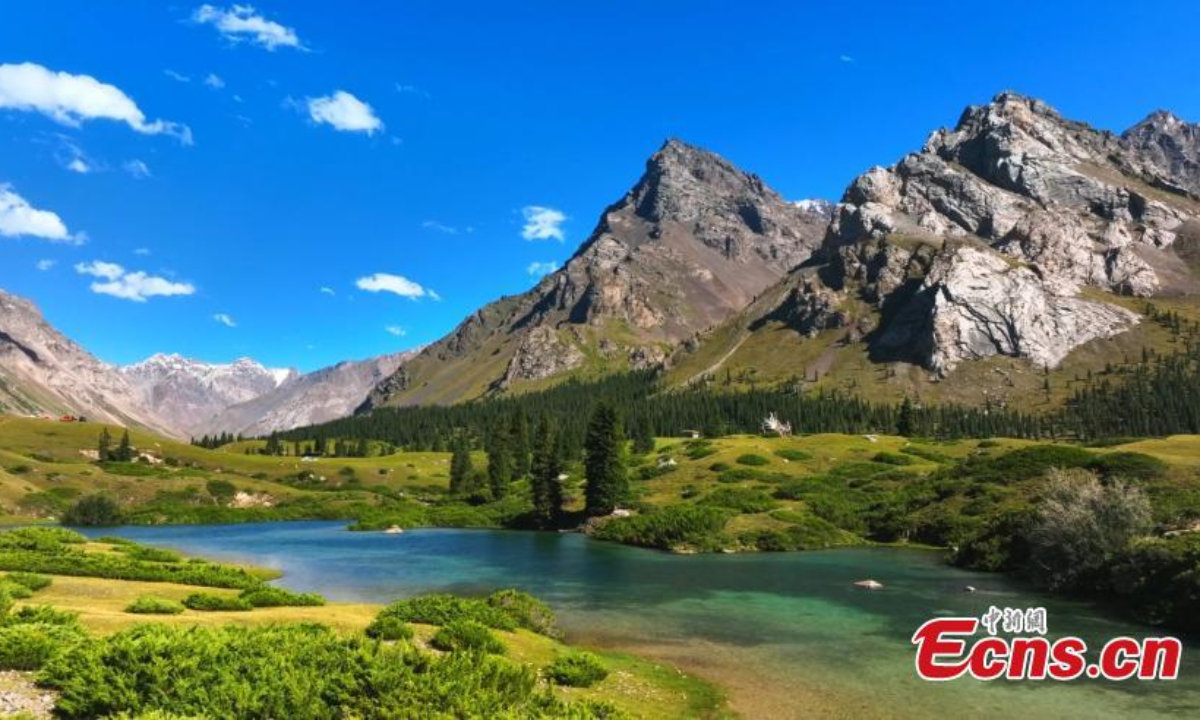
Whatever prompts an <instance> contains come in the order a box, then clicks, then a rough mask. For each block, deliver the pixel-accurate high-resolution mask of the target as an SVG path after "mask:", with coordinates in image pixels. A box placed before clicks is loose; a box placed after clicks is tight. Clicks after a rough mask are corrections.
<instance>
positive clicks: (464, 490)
mask: <svg viewBox="0 0 1200 720" xmlns="http://www.w3.org/2000/svg"><path fill="white" fill-rule="evenodd" d="M453 452H454V454H453V455H451V456H450V494H451V495H456V496H462V495H466V494H468V493H469V492H470V491H471V490H472V488H471V476H472V474H473V473H474V468H473V467H471V443H470V441H469V440H467V438H466V436H464V435H459V436H458V437H457V438H455V439H454V450H453Z"/></svg>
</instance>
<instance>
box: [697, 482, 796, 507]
mask: <svg viewBox="0 0 1200 720" xmlns="http://www.w3.org/2000/svg"><path fill="white" fill-rule="evenodd" d="M700 504H702V505H714V506H716V507H724V508H729V509H731V510H737V511H738V512H740V513H760V512H766V511H768V510H774V509H775V508H777V507H779V503H778V502H776V501H775V500H773V499H772V498H771V496H770V495H768V494H766V493H765V492H763V491H762V490H753V489H750V488H719V489H717V490H714V491H713V492H711V493H709V494H708V496H707V497H704V498H702V499H701V500H700Z"/></svg>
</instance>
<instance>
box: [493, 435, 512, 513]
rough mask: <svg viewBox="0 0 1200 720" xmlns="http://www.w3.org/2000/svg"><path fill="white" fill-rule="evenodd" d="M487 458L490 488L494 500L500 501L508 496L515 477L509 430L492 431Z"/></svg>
mask: <svg viewBox="0 0 1200 720" xmlns="http://www.w3.org/2000/svg"><path fill="white" fill-rule="evenodd" d="M487 456H488V468H487V478H488V487H489V488H490V489H491V491H492V499H494V500H499V499H500V498H502V497H504V496H505V495H507V494H508V484H509V483H510V482H512V477H513V456H512V448H511V447H509V437H508V429H507V428H503V427H501V428H496V429H495V430H493V431H492V437H491V439H490V440H489V441H488V448H487Z"/></svg>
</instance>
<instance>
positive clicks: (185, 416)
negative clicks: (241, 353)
mask: <svg viewBox="0 0 1200 720" xmlns="http://www.w3.org/2000/svg"><path fill="white" fill-rule="evenodd" d="M121 374H122V375H124V376H125V379H126V380H128V381H129V384H130V385H132V386H133V387H134V388H135V389H136V390H137V391H138V392H139V393H140V399H141V403H142V404H143V405H144V406H145V407H147V408H149V409H150V411H151V412H153V413H154V414H155V415H157V416H158V417H159V418H161V419H162V421H163V422H165V423H167V424H168V425H169V426H170V427H172V428H174V429H175V431H176V432H178V433H181V434H183V435H185V436H199V435H200V434H202V431H204V430H206V429H207V428H210V427H211V423H212V420H213V418H214V417H216V416H217V415H218V414H220V413H221V412H223V411H225V410H226V409H228V408H229V407H230V406H233V405H237V404H239V403H244V402H247V401H250V400H253V399H255V398H257V397H260V396H262V395H266V394H267V393H269V392H271V391H273V390H275V389H277V388H279V387H280V386H281V385H283V384H284V383H286V382H288V381H289V380H292V379H294V378H296V377H297V376H298V373H297V372H296V371H295V370H287V369H277V368H266V367H263V366H262V365H261V364H260V363H258V362H256V361H254V360H251V359H250V358H241V359H239V360H236V361H234V362H232V363H226V364H220V363H205V362H201V361H199V360H192V359H189V358H185V357H182V356H180V355H168V354H163V353H159V354H157V355H153V356H151V357H149V358H147V359H145V360H143V361H142V362H139V363H136V364H133V365H127V366H125V367H123V368H121Z"/></svg>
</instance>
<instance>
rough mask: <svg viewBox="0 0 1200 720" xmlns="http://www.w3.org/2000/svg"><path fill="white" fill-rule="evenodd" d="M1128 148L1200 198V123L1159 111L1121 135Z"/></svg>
mask: <svg viewBox="0 0 1200 720" xmlns="http://www.w3.org/2000/svg"><path fill="white" fill-rule="evenodd" d="M1121 140H1122V142H1123V143H1124V144H1125V146H1126V147H1128V148H1129V149H1131V150H1133V151H1134V152H1136V153H1138V154H1139V155H1141V156H1142V157H1143V158H1144V159H1145V160H1146V161H1147V162H1148V163H1150V164H1152V165H1153V166H1154V167H1155V168H1156V169H1158V170H1159V171H1160V172H1162V173H1163V174H1165V175H1167V176H1169V177H1172V178H1175V179H1176V180H1178V181H1179V183H1180V184H1181V185H1182V186H1183V187H1184V188H1186V189H1187V190H1188V192H1190V193H1191V194H1192V195H1193V196H1195V197H1200V123H1188V122H1187V121H1185V120H1182V119H1180V118H1179V117H1178V116H1176V115H1175V114H1173V113H1171V112H1168V111H1166V110H1156V111H1154V112H1152V113H1150V115H1148V116H1147V117H1146V119H1145V120H1142V121H1141V122H1139V123H1138V124H1136V125H1134V126H1133V127H1131V128H1129V129H1128V130H1126V131H1125V132H1124V133H1123V134H1122V135H1121Z"/></svg>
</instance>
